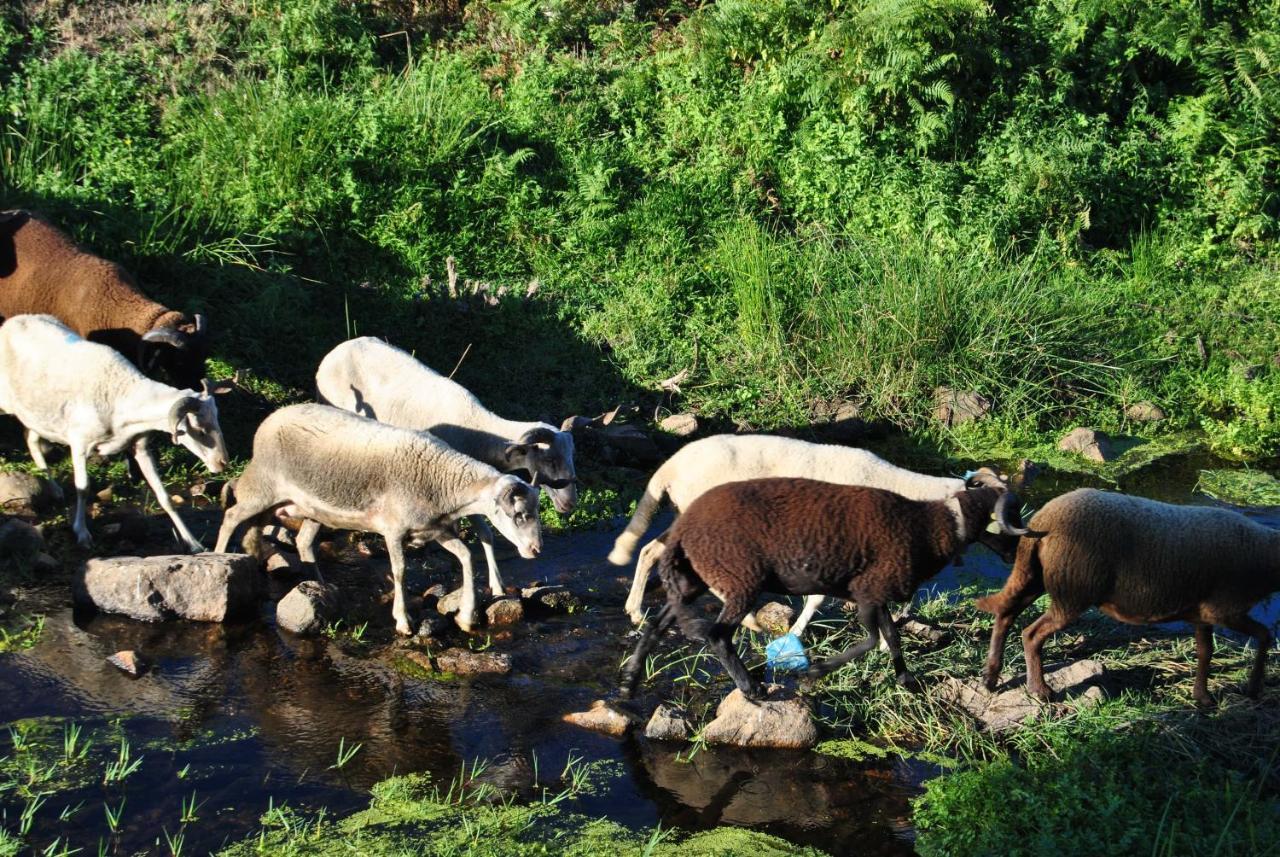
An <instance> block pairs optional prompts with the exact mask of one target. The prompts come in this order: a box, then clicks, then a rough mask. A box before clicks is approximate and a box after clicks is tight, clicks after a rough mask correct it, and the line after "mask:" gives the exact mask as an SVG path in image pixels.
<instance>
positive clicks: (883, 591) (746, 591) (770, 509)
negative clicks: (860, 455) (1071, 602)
mask: <svg viewBox="0 0 1280 857" xmlns="http://www.w3.org/2000/svg"><path fill="white" fill-rule="evenodd" d="M966 486H967V487H966V488H965V489H962V490H960V491H959V492H957V493H956V494H954V495H953V496H951V497H949V498H948V499H946V500H935V501H932V502H926V501H920V500H908V499H907V498H905V497H902V496H901V495H898V494H895V493H893V492H891V491H885V490H883V489H879V488H866V487H861V486H853V485H836V484H832V483H829V482H818V481H815V480H811V479H786V478H774V479H752V480H747V481H744V482H730V483H727V484H725V485H720V486H718V487H716V488H713V489H711V490H710V491H707V492H706V493H705V494H703V495H702V496H700V497H699V498H698V499H696V500H695V501H694V502H693V503H692V504H690V505H689V507H688V508H687V509H685V511H684V513H683V514H682V515H681V516H680V517H679V518H678V519H677V520H676V522H675V524H674V525H673V526H672V528H671V529H670V531H669V532H668V535H667V536H666V550H665V551H664V552H663V554H662V559H661V563H660V565H659V568H658V576H659V577H660V578H661V580H662V583H663V586H664V587H665V588H666V592H667V603H666V605H665V606H664V607H663V609H662V610H661V611H660V612H659V614H658V617H657V621H655V622H654V623H652V624H651V625H650V626H649V628H648V629H647V630H646V631H645V633H644V635H643V636H642V637H641V639H640V643H639V645H637V646H636V650H635V652H634V653H633V654H632V655H631V658H630V660H629V661H628V662H627V664H626V666H625V667H624V670H623V678H622V695H623V696H624V697H625V696H630V694H631V693H632V692H633V691H634V689H635V686H636V683H637V681H638V679H639V674H640V669H641V667H642V666H643V664H644V661H645V658H646V657H647V656H648V653H649V652H650V651H651V650H652V649H653V647H654V645H656V643H657V640H658V638H659V636H660V635H661V634H662V633H664V632H665V631H666V630H667V628H669V627H670V626H671V625H672V623H676V622H678V623H679V624H680V629H681V631H683V632H684V634H685V636H687V637H689V638H691V639H694V640H699V641H705V642H706V644H707V645H708V647H709V648H710V649H711V651H712V652H713V653H714V654H715V655H716V657H718V658H719V659H720V662H721V663H722V664H724V667H725V670H726V671H727V672H728V673H729V675H730V677H732V678H733V682H734V684H735V685H737V687H738V689H739V690H741V691H742V692H743V694H744V695H746V696H747V697H748V698H749V699H758V698H759V697H760V690H759V687H758V686H757V685H756V683H755V682H753V681H752V680H751V677H750V675H749V674H748V672H747V669H746V667H745V666H743V663H742V661H741V660H740V659H739V657H738V654H737V652H736V651H735V650H734V646H733V633H734V631H735V630H736V629H737V627H738V625H739V624H740V623H741V622H742V621H743V619H745V618H746V617H747V615H748V613H749V612H750V610H751V606H752V604H753V603H754V602H755V599H756V597H757V596H758V595H759V594H760V592H761V591H768V592H776V593H780V594H786V595H814V594H820V595H827V596H832V597H836V598H844V599H847V600H850V601H854V602H856V603H857V605H858V619H859V620H860V621H861V623H862V625H863V626H864V627H865V628H866V629H867V638H866V639H865V640H863V641H862V642H860V643H858V644H857V645H855V646H853V647H852V648H850V649H849V650H847V651H845V652H843V653H841V654H839V655H836V656H834V657H832V658H829V659H827V660H826V661H823V662H821V663H818V664H815V665H814V666H812V667H811V668H810V671H809V674H810V676H814V677H816V676H820V675H823V674H825V673H827V672H830V671H831V670H833V669H835V668H837V667H839V666H841V665H843V664H846V663H848V662H849V661H851V660H853V659H854V658H857V657H860V656H861V655H863V654H865V653H866V652H869V651H871V650H872V649H874V648H875V647H876V646H878V645H879V643H880V635H881V634H882V633H883V634H884V636H885V639H886V642H887V643H888V645H889V651H890V654H891V655H892V657H893V666H894V671H895V673H896V674H897V677H898V681H899V682H900V683H902V684H903V685H904V686H908V687H910V686H913V685H914V683H915V679H914V678H913V677H912V675H911V673H910V672H908V670H907V667H906V664H905V662H904V661H903V658H902V649H901V645H900V642H899V639H898V631H897V628H896V627H895V626H894V624H893V620H892V618H891V617H890V616H889V610H888V607H887V605H888V603H889V602H890V601H905V600H907V599H909V598H911V597H912V596H913V595H914V594H915V591H916V590H917V589H918V588H919V587H920V584H922V583H924V582H925V581H926V580H928V579H929V578H931V577H933V576H934V575H935V574H937V573H938V572H939V571H941V570H942V569H943V568H944V567H945V566H946V565H947V564H948V563H949V562H951V561H952V559H954V558H955V557H956V555H957V554H959V553H960V552H961V551H963V550H964V549H965V547H966V546H968V545H969V544H972V543H973V542H975V541H978V540H979V539H981V540H983V541H984V542H986V541H988V540H990V541H992V542H993V543H994V540H995V539H997V538H998V535H997V534H996V533H989V532H987V527H988V525H989V524H990V523H991V521H992V519H993V518H994V519H995V520H996V521H997V523H998V524H999V526H998V527H997V529H998V530H1000V531H1001V532H1002V533H1004V534H1006V535H1022V534H1023V533H1025V532H1026V531H1025V530H1023V529H1021V527H1020V526H1019V525H1020V521H1019V520H1018V514H1017V509H1018V502H1017V498H1016V497H1015V496H1014V495H1013V494H1012V492H1010V491H1009V489H1008V486H1007V485H1006V484H1005V482H1004V480H1003V478H1002V477H1000V476H999V475H998V474H996V473H995V472H994V471H991V470H988V469H986V468H984V469H982V470H980V471H978V472H977V473H976V474H975V475H974V476H972V477H970V479H969V480H968V481H967V482H966ZM997 549H999V548H997ZM707 591H710V592H711V593H712V594H713V595H715V596H716V597H717V598H719V599H720V600H721V601H722V602H724V604H723V607H722V608H721V610H720V615H719V616H718V617H717V618H716V620H715V622H714V623H712V622H708V621H707V620H704V619H698V618H697V617H696V616H695V615H694V612H693V610H692V609H691V603H692V602H693V600H694V599H696V598H697V597H698V596H699V595H701V594H702V593H704V592H707Z"/></svg>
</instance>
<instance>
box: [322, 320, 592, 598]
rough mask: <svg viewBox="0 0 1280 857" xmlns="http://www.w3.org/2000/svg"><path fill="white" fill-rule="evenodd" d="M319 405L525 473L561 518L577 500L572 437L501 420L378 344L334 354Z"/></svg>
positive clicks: (489, 542) (354, 343) (456, 387)
mask: <svg viewBox="0 0 1280 857" xmlns="http://www.w3.org/2000/svg"><path fill="white" fill-rule="evenodd" d="M316 391H317V393H318V394H319V398H320V400H321V401H322V402H326V403H327V404H330V405H334V406H335V407H339V408H342V409H343V410H347V411H351V412H353V413H357V414H361V415H362V416H366V417H369V418H371V419H375V420H378V421H379V422H383V423H387V424H389V425H393V426H399V427H400V428H407V429H414V430H416V431H429V432H431V433H432V434H433V435H435V436H436V437H438V438H440V439H441V440H443V441H444V442H445V443H447V444H449V445H450V446H452V447H453V448H454V449H456V450H458V451H459V452H461V453H464V454H465V455H469V456H470V457H472V458H474V459H476V460H477V461H483V462H484V463H485V464H488V465H490V466H492V467H495V468H497V469H498V470H501V471H503V472H509V471H512V470H522V469H523V470H526V471H528V472H529V474H530V477H531V480H532V482H533V484H535V485H537V486H539V487H541V488H544V489H546V491H547V494H548V495H549V496H550V497H551V502H552V504H553V505H554V506H555V508H556V511H557V512H559V513H560V514H562V515H567V514H569V513H570V512H572V511H573V507H574V504H576V503H577V500H578V489H577V484H576V478H577V477H576V472H575V471H574V466H573V435H571V434H570V433H569V432H566V431H560V430H558V429H556V428H554V427H552V426H550V425H548V424H547V423H541V422H520V421H517V420H508V419H504V418H502V417H500V416H498V415H497V414H495V413H493V412H492V411H490V410H488V409H487V408H485V406H484V405H482V404H480V400H479V399H477V398H476V397H475V396H474V395H472V394H471V393H470V392H469V391H468V390H467V389H466V388H465V387H463V386H462V385H461V384H458V383H456V382H455V381H452V380H450V379H449V378H446V377H445V376H443V375H441V374H439V373H438V372H435V371H434V370H432V369H430V368H428V367H427V366H424V365H423V364H422V363H421V362H419V361H418V360H416V359H414V357H413V356H411V355H410V354H408V353H406V352H404V351H402V350H400V349H399V348H396V347H394V346H392V345H388V344H387V343H385V342H383V341H382V340H380V339H376V338H374V337H371V336H363V337H360V338H358V339H351V340H348V341H347V342H344V343H342V344H341V345H339V346H337V347H336V348H334V349H333V350H332V351H330V352H329V353H328V354H326V355H325V357H324V359H323V360H322V361H320V368H319V369H318V370H316ZM476 524H477V526H476V532H477V534H478V535H479V537H480V544H481V547H482V548H483V550H484V556H485V562H486V564H487V565H488V569H489V588H490V590H491V591H492V592H493V594H494V595H500V594H502V590H503V585H502V577H501V576H500V575H499V574H498V563H497V560H496V558H495V557H494V553H493V532H492V530H490V529H489V527H488V526H487V525H486V524H485V523H484V521H481V520H477V521H476Z"/></svg>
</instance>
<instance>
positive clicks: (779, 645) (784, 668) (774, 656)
mask: <svg viewBox="0 0 1280 857" xmlns="http://www.w3.org/2000/svg"><path fill="white" fill-rule="evenodd" d="M764 654H765V658H766V659H767V660H766V661H765V666H766V667H768V668H769V669H771V670H776V671H778V672H799V671H801V670H805V669H808V668H809V656H808V655H806V654H805V652H804V643H802V642H800V638H799V637H797V636H796V635H795V634H783V635H782V636H781V637H779V638H778V639H776V640H774V641H773V642H772V643H770V644H769V645H768V646H766V647H765V650H764Z"/></svg>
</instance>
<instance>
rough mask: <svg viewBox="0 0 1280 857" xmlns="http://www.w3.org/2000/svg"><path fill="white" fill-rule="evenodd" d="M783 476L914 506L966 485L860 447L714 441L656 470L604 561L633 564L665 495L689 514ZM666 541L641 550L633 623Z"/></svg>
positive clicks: (737, 438)
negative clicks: (731, 488) (720, 495)
mask: <svg viewBox="0 0 1280 857" xmlns="http://www.w3.org/2000/svg"><path fill="white" fill-rule="evenodd" d="M784 476H786V477H798V478H804V479H817V480H820V481H824V482H833V483H836V484H840V485H863V486H866V487H869V488H884V489H887V490H889V491H893V492H895V493H898V494H901V495H902V496H904V497H908V498H910V499H912V500H945V499H946V498H948V497H951V496H953V495H954V494H956V493H957V492H959V491H962V490H963V489H964V480H963V479H955V478H949V477H943V476H926V475H925V474H922V473H915V472H913V471H910V470H906V469H904V468H901V467H897V466H895V465H893V464H890V463H889V462H887V461H885V460H884V459H882V458H879V457H878V456H876V455H875V454H873V453H871V452H868V451H867V450H865V449H856V448H851V447H847V446H834V445H830V444H818V443H806V442H805V441H802V440H793V439H791V438H785V437H772V436H769V435H758V434H756V435H753V434H748V435H727V434H724V435H715V436H714V437H708V438H703V439H702V440H698V441H694V442H693V443H691V444H689V445H687V446H685V447H683V448H682V449H681V450H680V451H679V452H677V453H676V454H675V455H673V456H671V458H669V459H667V461H666V462H665V463H663V465H662V466H661V467H659V468H658V469H657V471H656V472H655V473H654V474H653V476H652V477H651V478H650V479H649V484H648V485H647V486H646V487H645V492H644V495H643V496H642V497H641V498H640V502H639V503H638V504H637V505H636V510H635V512H634V513H633V514H632V516H631V520H630V521H629V522H628V523H627V527H626V529H625V530H623V531H622V533H621V534H619V535H618V538H617V540H616V541H615V542H614V545H613V550H612V551H611V552H610V553H609V562H611V563H613V564H614V565H626V564H627V563H628V562H629V561H630V560H631V556H632V554H633V553H635V548H636V545H637V544H639V542H640V538H641V537H642V536H643V535H644V533H645V530H647V529H648V528H649V522H650V521H651V520H652V518H653V515H654V513H655V512H656V511H657V510H658V507H659V505H661V503H662V498H663V497H668V498H670V500H671V505H673V506H675V507H676V509H677V510H680V509H687V508H688V507H689V504H690V503H692V502H693V501H694V500H696V499H697V498H698V497H699V496H701V495H702V494H703V493H704V492H705V491H707V490H709V489H711V488H714V487H715V486H717V485H723V484H725V483H726V482H738V481H742V480H746V479H761V478H765V477H784ZM665 538H666V537H665V535H664V536H659V537H658V538H656V539H654V540H653V541H651V542H649V543H648V544H647V545H645V546H644V547H643V548H642V549H641V550H640V558H639V559H638V560H637V562H636V571H635V577H634V578H633V579H632V581H631V592H630V594H629V595H628V596H627V603H626V610H627V613H629V614H630V615H631V620H632V621H633V622H635V623H636V624H639V623H640V622H641V620H642V619H643V618H644V611H643V610H642V609H641V602H642V600H643V598H644V590H645V583H646V582H647V581H648V579H649V570H650V569H651V568H652V567H653V564H654V563H655V562H657V561H658V558H659V557H660V556H661V555H662V549H663V542H664V541H665ZM1000 547H1001V551H1002V552H1004V553H1009V554H1011V552H1012V549H1013V543H1012V542H1008V543H1006V544H1003V545H1001V546H1000ZM821 603H822V596H821V595H815V596H813V597H811V598H809V599H807V600H806V602H805V607H804V611H803V612H802V613H801V614H800V616H799V617H797V619H796V621H795V624H793V625H792V627H791V633H793V634H795V635H797V636H799V635H800V634H802V633H803V632H804V629H805V627H806V625H807V624H808V622H809V619H810V618H811V617H812V616H813V613H814V611H815V610H816V609H817V608H818V606H819V605H821ZM748 627H750V625H748Z"/></svg>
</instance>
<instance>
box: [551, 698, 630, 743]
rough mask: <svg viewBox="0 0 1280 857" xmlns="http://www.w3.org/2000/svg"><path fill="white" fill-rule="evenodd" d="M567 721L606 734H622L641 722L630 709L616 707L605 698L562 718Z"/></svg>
mask: <svg viewBox="0 0 1280 857" xmlns="http://www.w3.org/2000/svg"><path fill="white" fill-rule="evenodd" d="M560 719H561V720H563V721H564V722H565V723H572V724H573V725H574V726H581V727H582V728H583V729H590V730H591V731H593V732H603V733H604V734H605V735H613V736H621V735H625V734H627V731H628V730H629V729H631V728H632V727H633V726H638V725H639V724H640V718H639V717H637V716H636V715H634V714H632V713H631V712H629V711H624V710H622V709H620V708H616V707H614V706H612V705H610V704H609V703H607V702H605V701H604V700H603V699H597V700H596V701H595V702H593V703H592V704H591V708H589V709H588V710H586V711H575V712H572V713H570V714H566V715H565V716H564V717H562V718H560Z"/></svg>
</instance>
